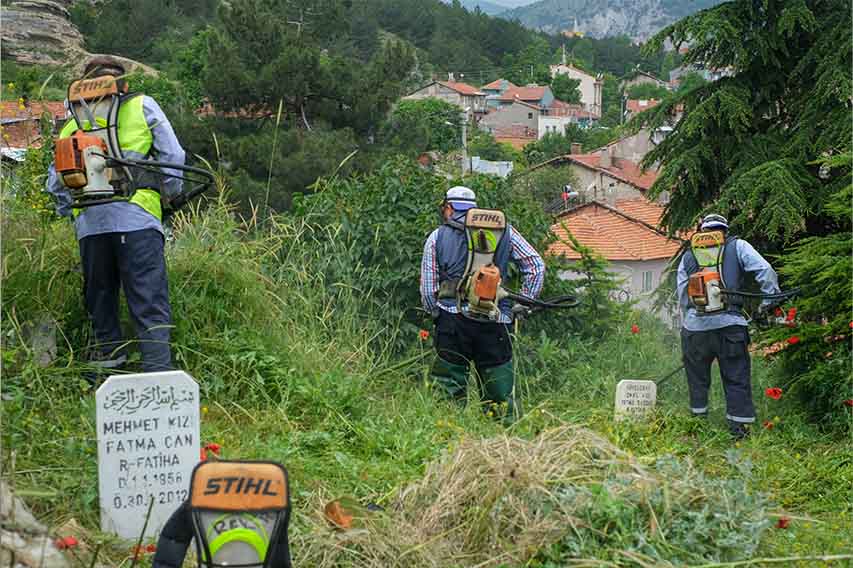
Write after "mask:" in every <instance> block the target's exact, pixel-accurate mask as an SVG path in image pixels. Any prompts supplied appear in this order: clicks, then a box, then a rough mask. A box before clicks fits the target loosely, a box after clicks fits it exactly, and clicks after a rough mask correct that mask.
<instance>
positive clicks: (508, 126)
mask: <svg viewBox="0 0 853 568" xmlns="http://www.w3.org/2000/svg"><path fill="white" fill-rule="evenodd" d="M541 113H542V109H541V108H540V107H539V106H538V105H536V104H534V103H528V102H526V101H522V100H519V99H516V100H513V101H512V102H511V103H510V104H508V105H505V106H503V107H501V108H499V109H492V110H491V111H490V112H489V113H488V114H487V115H485V116H484V117H483V118H481V119H480V122H479V126H480V128H482V129H483V130H486V131H487V132H490V133H492V134H495V133H496V132H500V131H506V130H516V131H517V130H519V129H522V128H523V129H524V130H525V131H526V132H528V133H529V135H530V136H533V137H535V136H536V133H537V132H538V128H539V116H540V114H541Z"/></svg>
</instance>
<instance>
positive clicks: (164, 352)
mask: <svg viewBox="0 0 853 568" xmlns="http://www.w3.org/2000/svg"><path fill="white" fill-rule="evenodd" d="M163 244H164V243H163V235H162V234H161V233H160V232H159V231H156V230H154V229H145V230H142V231H132V232H129V233H103V234H100V235H92V236H90V237H85V238H83V239H81V240H80V258H81V260H82V263H83V279H84V294H85V297H86V309H87V310H88V311H89V315H90V316H91V317H92V325H93V327H94V330H95V338H96V339H97V341H98V345H97V349H98V351H99V352H100V354H101V355H102V357H105V358H109V357H113V358H114V357H116V355H117V352H116V350H118V352H119V353H120V352H121V351H123V350H124V339H123V338H122V332H121V325H120V323H119V289H120V288H122V289H124V296H125V298H126V299H127V306H128V309H129V311H130V316H131V318H132V319H133V324H134V326H135V327H136V334H137V336H138V342H139V350H140V352H141V353H142V368H143V370H144V371H145V372H152V371H166V370H170V369H172V354H171V351H170V349H169V338H170V330H171V324H172V311H171V308H170V306H169V282H168V280H167V278H166V259H165V257H164V256H163Z"/></svg>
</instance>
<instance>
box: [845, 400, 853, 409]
mask: <svg viewBox="0 0 853 568" xmlns="http://www.w3.org/2000/svg"><path fill="white" fill-rule="evenodd" d="M844 406H849V407H850V408H853V398H848V399H847V400H845V401H844Z"/></svg>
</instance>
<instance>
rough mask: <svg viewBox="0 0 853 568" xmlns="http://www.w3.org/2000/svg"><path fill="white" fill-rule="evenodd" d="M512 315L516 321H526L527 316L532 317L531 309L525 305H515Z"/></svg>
mask: <svg viewBox="0 0 853 568" xmlns="http://www.w3.org/2000/svg"><path fill="white" fill-rule="evenodd" d="M510 312H511V313H512V319H513V321H515V320H519V321H521V320H524V318H526V317H527V316H529V315H530V308H529V307H527V306H525V305H523V304H515V305H514V306H513V307H512V309H511V310H510Z"/></svg>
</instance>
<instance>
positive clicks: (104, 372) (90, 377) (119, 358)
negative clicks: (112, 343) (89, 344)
mask: <svg viewBox="0 0 853 568" xmlns="http://www.w3.org/2000/svg"><path fill="white" fill-rule="evenodd" d="M125 363H127V355H125V354H124V353H121V354H118V355H113V354H112V353H106V354H105V353H97V354H95V356H94V357H93V358H92V359H90V360H89V361H87V362H86V364H87V365H88V366H89V369H88V370H87V371H84V372H83V378H84V379H85V380H86V382H87V383H89V386H90V387H91V388H93V389H94V388H97V387H98V386H99V385H100V382H101V381H102V380H104V379H105V378H107V377H108V376H109V375H113V374H115V371H118V370H120V369H121V368H122V367H124V365H125Z"/></svg>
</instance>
